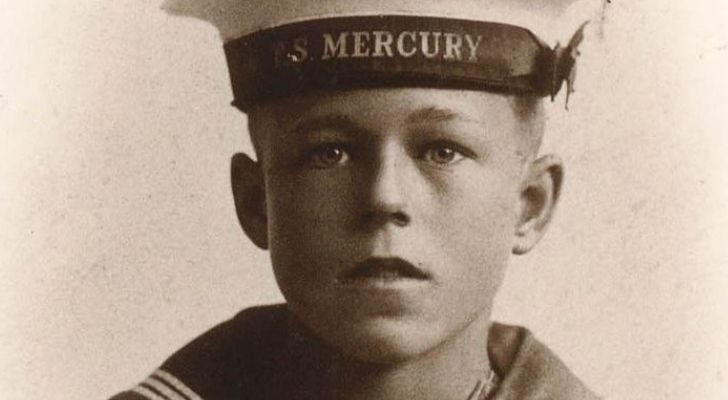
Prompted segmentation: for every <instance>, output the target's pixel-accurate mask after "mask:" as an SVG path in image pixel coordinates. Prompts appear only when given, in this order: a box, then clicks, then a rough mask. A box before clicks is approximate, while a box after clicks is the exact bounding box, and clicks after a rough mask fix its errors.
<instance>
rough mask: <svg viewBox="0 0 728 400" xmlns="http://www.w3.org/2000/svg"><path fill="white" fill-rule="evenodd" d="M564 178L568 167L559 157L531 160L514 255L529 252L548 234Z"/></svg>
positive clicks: (514, 244) (523, 188)
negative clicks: (565, 168)
mask: <svg viewBox="0 0 728 400" xmlns="http://www.w3.org/2000/svg"><path fill="white" fill-rule="evenodd" d="M563 179H564V166H563V163H562V162H561V159H560V158H559V157H557V156H554V155H547V156H543V157H541V158H539V159H537V160H535V161H533V162H532V163H531V165H530V166H529V170H528V172H527V175H526V179H525V180H524V182H523V186H522V189H521V195H520V204H521V207H520V215H519V216H518V220H517V224H516V227H515V240H514V243H513V254H525V253H527V252H529V251H530V250H531V249H532V248H533V247H534V246H535V245H536V243H538V241H539V240H540V239H541V237H542V236H543V235H544V233H546V228H548V225H549V222H551V217H552V216H553V214H554V209H555V208H556V203H557V202H558V200H559V195H560V194H561V185H562V182H563Z"/></svg>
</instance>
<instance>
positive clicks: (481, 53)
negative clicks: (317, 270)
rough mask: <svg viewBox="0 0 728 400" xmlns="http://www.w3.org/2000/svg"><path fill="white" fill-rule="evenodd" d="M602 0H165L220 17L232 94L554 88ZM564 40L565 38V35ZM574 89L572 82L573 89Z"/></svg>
mask: <svg viewBox="0 0 728 400" xmlns="http://www.w3.org/2000/svg"><path fill="white" fill-rule="evenodd" d="M601 1H605V0H540V1H539V0H449V1H443V0H317V1H296V0H277V1H275V2H273V1H266V0H258V1H251V0H167V1H166V2H165V4H164V6H163V7H164V9H165V10H167V11H168V12H170V13H172V14H175V15H183V16H190V17H195V18H199V19H203V20H206V21H209V22H210V23H212V24H213V25H215V26H216V27H217V28H218V30H219V32H220V36H221V38H222V41H223V43H224V48H225V55H226V58H227V62H228V67H229V71H230V78H231V83H232V87H233V94H234V101H233V104H234V105H235V106H237V107H238V108H240V109H241V110H243V111H247V110H248V109H249V108H250V106H252V105H255V104H258V103H262V102H265V101H269V100H272V99H275V98H280V97H284V96H287V95H291V94H295V93H301V92H305V91H308V90H314V89H318V90H320V89H343V88H366V87H382V86H393V87H410V86H412V87H438V88H456V89H471V90H486V91H493V92H502V93H514V94H531V95H538V96H551V98H552V99H553V97H554V96H555V95H556V94H557V93H558V91H559V90H560V88H561V87H562V86H563V83H564V82H565V81H566V82H567V84H568V86H569V91H570V86H571V82H572V81H573V79H574V71H575V62H576V56H577V55H578V50H577V46H578V45H579V43H580V42H581V41H582V39H583V37H584V27H585V25H586V22H588V21H589V20H590V19H592V18H593V17H594V15H595V14H596V13H597V12H598V10H599V4H600V3H601ZM560 43H564V44H563V45H561V44H560ZM567 95H568V93H567Z"/></svg>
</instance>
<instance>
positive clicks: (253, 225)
mask: <svg viewBox="0 0 728 400" xmlns="http://www.w3.org/2000/svg"><path fill="white" fill-rule="evenodd" d="M230 179H231V183H232V187H233V197H234V198H235V210H236V211H237V214H238V221H239V222H240V226H241V227H242V228H243V231H245V234H246V235H247V236H248V237H249V238H250V240H251V241H253V243H255V245H256V246H258V247H260V248H261V249H263V250H267V249H268V216H267V210H266V201H265V181H264V180H263V170H262V168H261V167H260V164H259V163H257V162H255V161H253V160H252V159H251V158H250V157H248V156H247V155H246V154H242V153H238V154H235V155H234V156H233V158H232V160H231V163H230Z"/></svg>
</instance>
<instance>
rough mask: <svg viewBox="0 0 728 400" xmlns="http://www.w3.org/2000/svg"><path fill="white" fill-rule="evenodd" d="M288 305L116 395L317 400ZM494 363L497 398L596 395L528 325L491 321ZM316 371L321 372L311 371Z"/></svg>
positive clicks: (244, 318) (216, 333)
mask: <svg viewBox="0 0 728 400" xmlns="http://www.w3.org/2000/svg"><path fill="white" fill-rule="evenodd" d="M288 336H289V335H288V314H287V309H286V307H285V306H284V305H278V306H264V307H257V308H252V309H248V310H245V311H243V312H241V313H240V314H238V315H237V316H235V317H234V318H233V319H231V320H229V321H227V322H224V323H222V324H220V325H218V326H217V327H215V328H213V329H212V330H210V331H208V332H207V333H205V334H203V335H202V336H200V337H198V338H197V339H195V340H194V341H192V342H191V343H190V344H188V345H187V346H185V347H184V348H182V349H181V350H180V351H178V352H177V353H175V354H174V355H173V356H172V357H170V358H169V359H168V360H167V361H166V362H164V364H162V366H161V367H160V368H159V369H157V370H156V371H154V373H152V374H151V375H150V376H149V377H148V378H147V379H146V380H145V381H143V382H142V383H140V384H139V385H137V386H135V387H134V388H132V389H131V390H129V391H127V392H123V393H120V394H118V395H116V396H114V397H113V398H112V400H201V399H205V400H233V399H241V400H242V399H244V400H278V399H280V400H284V399H315V398H317V397H316V394H315V393H313V394H312V393H294V392H292V389H291V388H292V387H294V386H295V382H296V380H297V379H298V378H300V377H295V376H291V374H290V370H289V368H287V367H286V366H287V365H289V363H290V360H288V357H287V349H288V340H289V337H288ZM488 349H489V353H490V355H491V364H492V366H493V368H494V370H495V372H496V374H497V375H498V376H499V377H500V378H499V381H500V383H499V384H498V386H497V388H496V389H495V391H494V392H493V393H492V395H491V396H490V397H489V399H493V400H536V399H539V400H545V399H559V400H591V399H597V397H596V396H595V395H594V394H593V393H592V392H590V391H589V389H587V388H586V387H585V386H584V384H583V383H582V382H581V381H579V379H578V378H576V377H575V376H574V375H573V374H572V373H571V372H570V371H569V369H568V368H567V367H566V366H565V365H564V364H563V363H562V362H561V361H560V360H559V359H558V358H557V357H556V356H555V355H554V354H553V353H552V352H551V351H550V350H549V349H548V348H547V347H546V346H544V345H543V344H542V343H540V342H539V341H537V340H536V339H535V338H534V337H533V335H532V334H531V333H530V332H529V331H528V330H526V329H524V328H520V327H514V326H508V325H502V324H493V325H492V327H491V330H490V334H489V344H488ZM310 372H311V373H312V374H316V373H317V372H318V371H310Z"/></svg>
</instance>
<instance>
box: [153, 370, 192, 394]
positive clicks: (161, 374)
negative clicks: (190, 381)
mask: <svg viewBox="0 0 728 400" xmlns="http://www.w3.org/2000/svg"><path fill="white" fill-rule="evenodd" d="M151 377H152V378H154V379H156V380H157V381H159V382H160V383H163V384H166V385H167V386H169V387H170V388H171V389H173V390H174V391H176V392H177V393H180V394H182V397H178V398H182V399H184V400H203V399H202V397H200V396H199V395H198V394H197V393H195V392H194V391H193V390H192V389H190V388H189V387H187V385H185V384H184V383H182V381H180V380H179V379H177V378H176V377H175V376H174V375H172V374H170V373H169V372H167V371H164V370H162V369H158V370H156V371H154V373H153V374H152V376H151ZM170 400H177V399H175V398H170Z"/></svg>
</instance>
